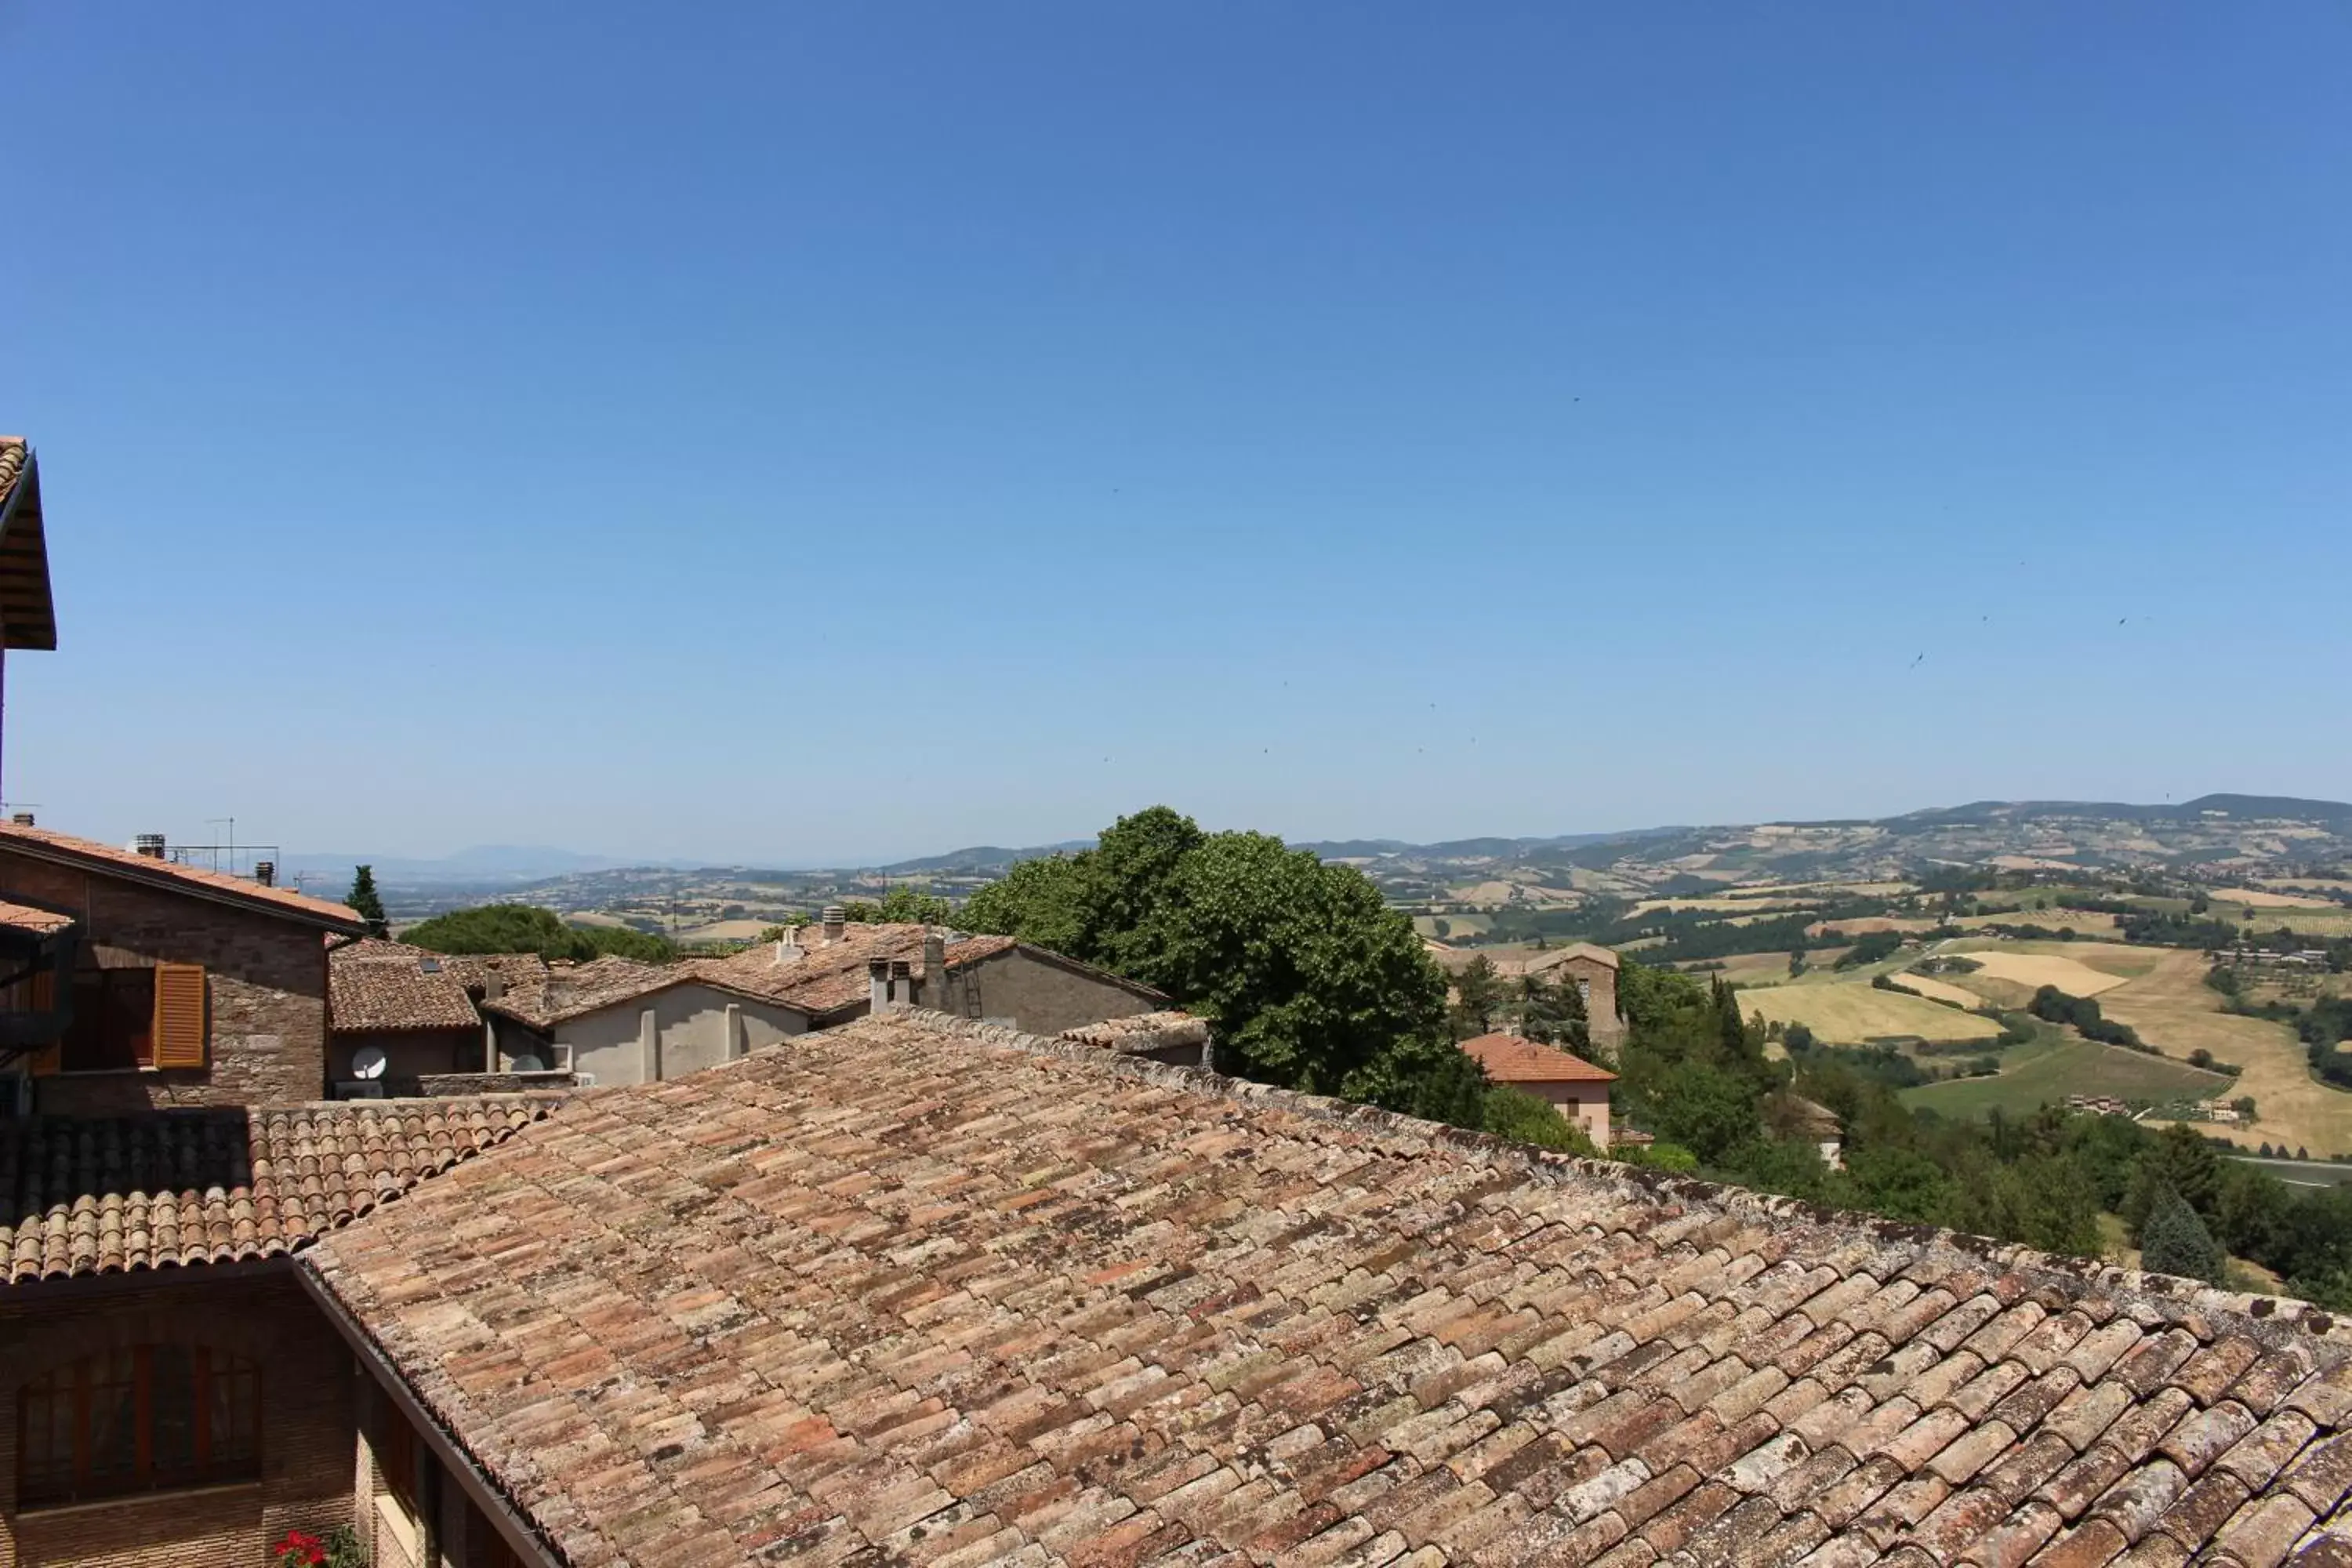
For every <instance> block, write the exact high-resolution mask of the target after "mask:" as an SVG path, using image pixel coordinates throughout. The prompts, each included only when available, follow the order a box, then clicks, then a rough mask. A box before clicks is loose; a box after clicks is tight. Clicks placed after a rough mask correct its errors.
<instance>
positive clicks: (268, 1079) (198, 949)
mask: <svg viewBox="0 0 2352 1568" xmlns="http://www.w3.org/2000/svg"><path fill="white" fill-rule="evenodd" d="M0 905H5V909H0V924H5V933H0V951H13V952H16V955H17V956H18V957H19V959H20V961H21V962H22V963H24V965H25V967H23V968H21V969H20V970H18V971H17V978H16V980H15V981H14V982H12V983H10V984H7V985H6V986H5V988H0V1073H5V1074H11V1075H21V1077H20V1078H14V1077H12V1078H11V1079H9V1081H8V1082H7V1085H6V1089H7V1091H8V1092H7V1096H6V1097H7V1098H8V1099H9V1100H11V1101H12V1102H13V1104H14V1106H16V1107H17V1108H21V1109H26V1110H37V1111H43V1112H58V1113H68V1114H77V1115H121V1114H124V1113H127V1112H131V1111H136V1110H149V1109H159V1108H162V1107H166V1106H199V1105H214V1106H245V1105H279V1104H288V1103H292V1102H297V1101H306V1100H321V1099H324V1098H326V1096H327V1093H328V1076H327V1073H328V1060H327V940H328V939H331V938H334V937H338V936H341V937H356V936H358V935H359V934H360V933H361V931H362V929H363V928H362V925H361V922H360V919H359V917H358V916H357V915H355V914H353V913H352V911H351V910H348V909H345V908H344V907H343V906H342V905H341V904H334V903H329V902H327V901H326V900H321V899H313V898H309V897H306V896H305V895H303V894H300V893H298V892H294V891H292V890H291V889H285V888H278V887H273V886H270V885H268V884H267V883H265V882H260V881H257V880H254V879H250V878H245V877H232V876H227V875H225V874H222V873H219V872H215V871H207V870H204V869H201V868H196V867H193V866H183V865H180V864H177V863H175V862H173V861H172V860H170V859H167V858H164V848H163V843H162V840H161V839H160V838H159V839H153V840H151V841H148V842H147V843H146V845H145V847H144V848H143V849H142V850H124V849H117V848H114V847H111V846H110V845H105V844H99V843H94V842H92V841H90V840H89V839H83V838H75V837H70V836H68V835H66V834H62V833H55V832H51V831H49V830H48V829H47V828H42V827H37V826H33V825H32V823H31V822H29V821H28V820H26V819H25V818H24V817H22V816H19V817H18V818H17V819H16V820H15V821H13V822H7V823H0ZM26 1080H28V1081H26Z"/></svg>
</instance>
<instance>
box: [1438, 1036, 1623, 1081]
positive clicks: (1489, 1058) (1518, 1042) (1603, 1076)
mask: <svg viewBox="0 0 2352 1568" xmlns="http://www.w3.org/2000/svg"><path fill="white" fill-rule="evenodd" d="M1462 1049H1463V1050H1464V1051H1465V1053H1466V1054H1468V1055H1469V1056H1471V1057H1473V1058H1475V1059H1476V1061H1477V1063H1478V1065H1479V1066H1480V1067H1482V1068H1486V1076H1487V1077H1488V1078H1490V1079H1493V1080H1494V1081H1495V1082H1496V1083H1609V1082H1612V1081H1614V1080H1615V1079H1616V1077H1617V1075H1616V1074H1615V1073H1613V1072H1609V1071H1606V1070H1604V1069H1603V1068H1597V1067H1594V1066H1593V1065H1592V1064H1591V1062H1589V1061H1586V1060H1585V1059H1584V1058H1582V1057H1580V1056H1577V1055H1575V1054H1574V1053H1572V1052H1569V1051H1563V1050H1561V1049H1560V1048H1559V1047H1557V1046H1546V1045H1538V1043H1537V1042H1535V1041H1533V1040H1530V1039H1526V1038H1523V1037H1520V1036H1517V1035H1480V1036H1479V1037H1477V1038H1476V1039H1474V1040H1465V1041H1463V1042H1462Z"/></svg>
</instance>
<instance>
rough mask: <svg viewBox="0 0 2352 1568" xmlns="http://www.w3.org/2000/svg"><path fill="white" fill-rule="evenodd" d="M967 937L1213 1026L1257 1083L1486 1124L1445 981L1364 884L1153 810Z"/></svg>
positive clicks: (1032, 875)
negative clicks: (1091, 968) (1119, 986)
mask: <svg viewBox="0 0 2352 1568" xmlns="http://www.w3.org/2000/svg"><path fill="white" fill-rule="evenodd" d="M960 923H961V924H962V925H964V926H966V927H969V928H971V929H972V930H975V931H999V932H1003V933H1004V934H1006V935H1010V936H1017V937H1019V938H1021V939H1022V940H1023V941H1024V942H1035V943H1037V944H1038V945H1039V946H1041V947H1046V948H1051V949H1053V950H1055V952H1065V953H1067V954H1068V955H1070V956H1071V957H1073V958H1076V959H1082V960H1084V961H1085V962H1087V963H1095V964H1099V965H1101V966H1102V967H1103V968H1106V969H1108V970H1111V971H1113V972H1115V973H1120V974H1124V975H1127V976H1129V978H1131V979H1135V980H1139V981H1142V982H1143V983H1144V984H1147V985H1152V986H1156V987H1158V988H1159V989H1160V990H1162V991H1165V992H1167V993H1168V994H1170V995H1171V996H1173V997H1175V998H1176V999H1177V1000H1178V1001H1179V1002H1180V1003H1181V1004H1182V1005H1184V1006H1185V1007H1187V1008H1189V1009H1191V1010H1192V1011H1193V1012H1196V1013H1199V1014H1200V1015H1202V1016H1204V1017H1206V1018H1208V1019H1209V1020H1210V1022H1211V1023H1212V1024H1213V1025H1214V1026H1216V1030H1217V1042H1218V1044H1217V1055H1218V1060H1219V1061H1220V1063H1222V1064H1223V1065H1225V1066H1226V1067H1227V1068H1230V1069H1231V1070H1233V1071H1235V1072H1238V1073H1240V1074H1241V1075H1243V1076H1244V1077H1248V1078H1255V1079H1262V1080H1264V1081H1265V1082H1268V1083H1276V1084H1281V1085H1284V1086H1286V1087H1287V1088H1291V1089H1305V1090H1307V1091H1308V1092H1310V1093H1316V1094H1338V1095H1345V1096H1347V1097H1349V1098H1350V1099H1356V1100H1370V1101H1371V1102H1373V1103H1376V1104H1380V1105H1383V1106H1386V1107H1388V1108H1390V1109H1391V1110H1404V1111H1409V1112H1412V1113H1413V1114H1418V1115H1427V1116H1433V1117H1437V1118H1439V1119H1442V1120H1445V1121H1454V1122H1457V1123H1460V1124H1462V1125H1465V1126H1473V1127H1475V1126H1479V1125H1481V1124H1482V1120H1483V1112H1484V1106H1485V1100H1486V1082H1485V1075H1484V1074H1483V1073H1482V1072H1480V1071H1479V1069H1478V1067H1477V1064H1476V1063H1475V1062H1473V1061H1471V1060H1470V1059H1469V1058H1467V1057H1465V1056H1464V1055H1463V1054H1462V1053H1461V1052H1460V1051H1458V1050H1456V1049H1454V1044H1453V1031H1452V1030H1451V1029H1450V1028H1449V1027H1448V1019H1447V1015H1446V1002H1445V992H1446V986H1445V978H1444V975H1443V974H1442V973H1440V972H1439V970H1438V968H1437V966H1436V965H1435V964H1434V963H1432V962H1431V961H1430V959H1429V956H1428V954H1427V953H1426V952H1424V951H1423V948H1422V945H1421V939H1420V938H1419V937H1418V936H1416V935H1414V933H1413V930H1412V921H1410V920H1409V919H1408V918H1407V917H1406V916H1404V915H1403V914H1402V913H1399V912H1398V911H1396V910H1391V909H1389V908H1388V907H1387V906H1386V905H1385V904H1384V903H1383V902H1382V900H1381V895H1380V891H1379V889H1376V888H1374V887H1373V886H1372V884H1371V882H1370V880H1368V879H1366V878H1365V877H1364V875H1363V874H1362V873H1361V872H1360V871H1358V870H1356V869H1355V868H1352V867H1348V866H1338V865H1332V864H1328V863H1327V862H1325V861H1323V860H1321V859H1318V858H1317V857H1316V856H1314V855H1313V854H1311V853H1309V852H1307V851H1306V850H1303V849H1293V848H1291V847H1288V846H1287V845H1286V844H1284V843H1283V841H1282V840H1281V839H1279V838H1276V837H1272V836H1271V835H1268V834H1263V833H1204V832H1202V829H1201V827H1200V826H1199V825H1198V824H1197V823H1195V822H1193V821H1192V818H1190V817H1188V816H1183V815H1181V813H1178V812H1176V811H1173V810H1171V809H1170V808H1169V807H1167V806H1153V807H1151V808H1150V809H1149V810H1146V811H1140V812H1137V813H1136V814H1135V815H1133V816H1126V817H1122V818H1120V819H1119V820H1118V822H1116V823H1114V824H1112V825H1111V826H1110V828H1109V829H1108V831H1107V832H1105V833H1104V834H1103V836H1102V837H1101V839H1100V840H1099V841H1098V842H1097V845H1096V847H1094V848H1092V849H1087V850H1082V851H1080V852H1078V853H1077V854H1075V855H1066V856H1058V857H1054V858H1045V859H1037V860H1026V861H1024V862H1022V863H1021V864H1020V865H1018V866H1015V867H1014V868H1013V869H1012V871H1011V872H1010V873H1008V874H1007V875H1006V876H1005V878H1004V879H1003V880H1002V881H999V882H996V883H993V884H992V885H990V886H989V887H986V888H983V889H981V890H980V891H978V892H976V893H974V894H973V895H972V896H971V900H969V901H967V902H966V903H965V904H964V906H963V909H962V911H961V916H960Z"/></svg>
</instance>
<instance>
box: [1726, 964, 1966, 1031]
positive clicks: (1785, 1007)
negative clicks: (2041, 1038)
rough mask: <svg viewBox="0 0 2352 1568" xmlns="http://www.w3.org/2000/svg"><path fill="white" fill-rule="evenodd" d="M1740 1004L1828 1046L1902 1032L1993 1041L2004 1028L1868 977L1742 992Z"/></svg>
mask: <svg viewBox="0 0 2352 1568" xmlns="http://www.w3.org/2000/svg"><path fill="white" fill-rule="evenodd" d="M1739 1006H1740V1010H1741V1011H1742V1012H1745V1013H1748V1014H1751V1015H1752V1014H1758V1013H1760V1014H1762V1015H1763V1016H1764V1019H1765V1021H1766V1022H1767V1023H1774V1024H1802V1025H1804V1026H1805V1027H1807V1028H1808V1029H1811V1031H1812V1032H1813V1034H1814V1036H1815V1037H1817V1038H1819V1039H1820V1040H1821V1041H1822V1043H1824V1044H1826V1045H1838V1046H1854V1045H1862V1044H1864V1043H1865V1042H1867V1041H1870V1040H1874V1039H1885V1038H1886V1037H1890V1036H1898V1035H1916V1036H1918V1037H1920V1038H1921V1039H1923V1040H1990V1039H1993V1038H1995V1037H1998V1036H1999V1035H2000V1025H1999V1024H1996V1023H1994V1022H1993V1021H1992V1020H1991V1019H1990V1018H1981V1017H1979V1016H1977V1015H1975V1014H1973V1013H1962V1012H1959V1011H1958V1010H1957V1009H1954V1008H1951V1007H1944V1006H1939V1005H1937V1004H1936V1003H1933V1002H1929V1001H1927V1000H1925V999H1924V998H1921V997H1917V996H1910V995H1906V994H1904V993H1902V992H1900V991H1881V990H1879V989H1877V988H1876V987H1875V986H1874V985H1872V984H1870V983H1869V981H1868V980H1866V979H1864V980H1853V981H1842V982H1839V983H1836V984H1812V985H1806V984H1795V985H1775V986H1770V987H1768V988H1766V989H1763V990H1759V991H1742V992H1741V993H1740V994H1739Z"/></svg>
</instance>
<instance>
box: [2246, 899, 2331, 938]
mask: <svg viewBox="0 0 2352 1568" xmlns="http://www.w3.org/2000/svg"><path fill="white" fill-rule="evenodd" d="M2213 913H2214V914H2215V915H2216V916H2217V917H2219V918H2220V919H2222V920H2225V921H2229V922H2230V923H2231V924H2232V925H2241V926H2243V927H2245V928H2246V929H2247V930H2248V931H2277V930H2278V929H2279V928H2281V927H2282V926H2284V928H2285V929H2287V930H2288V931H2294V932H2296V933H2298V934H2299V935H2304V936H2315V937H2334V936H2352V910H2341V909H2338V910H2276V909H2254V910H2247V909H2246V908H2245V907H2244V906H2242V905H2240V904H2225V903H2224V902H2223V901H2222V900H2220V899H2215V900H2213ZM2249 913H2251V914H2252V916H2253V917H2254V918H2253V919H2252V920H2248V919H2246V918H2245V917H2246V916H2247V915H2248V914H2249Z"/></svg>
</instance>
